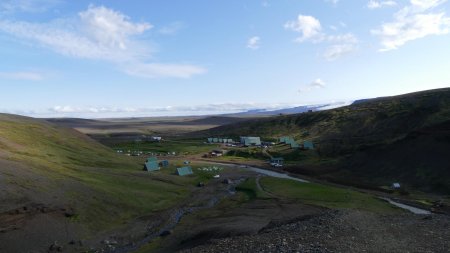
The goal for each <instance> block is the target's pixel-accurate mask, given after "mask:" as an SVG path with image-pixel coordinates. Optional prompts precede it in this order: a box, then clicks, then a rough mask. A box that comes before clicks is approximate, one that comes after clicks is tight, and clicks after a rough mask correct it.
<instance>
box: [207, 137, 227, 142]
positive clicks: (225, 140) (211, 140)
mask: <svg viewBox="0 0 450 253" xmlns="http://www.w3.org/2000/svg"><path fill="white" fill-rule="evenodd" d="M207 140H208V143H233V139H228V138H212V137H211V138H208V139H207Z"/></svg>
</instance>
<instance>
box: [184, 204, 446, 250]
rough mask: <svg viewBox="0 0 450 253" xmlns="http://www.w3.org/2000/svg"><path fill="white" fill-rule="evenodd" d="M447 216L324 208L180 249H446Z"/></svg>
mask: <svg viewBox="0 0 450 253" xmlns="http://www.w3.org/2000/svg"><path fill="white" fill-rule="evenodd" d="M448 238H450V218H449V217H448V216H444V215H431V216H420V215H414V214H408V213H399V214H395V215H393V214H390V215H382V214H374V213H369V212H363V211H354V210H345V211H326V212H324V213H323V214H320V215H317V216H314V217H307V219H306V220H298V221H294V222H291V223H289V224H285V225H276V226H271V227H267V228H265V229H263V230H262V231H260V232H259V233H258V234H256V235H247V236H240V237H230V238H223V239H214V240H211V241H209V242H208V244H204V245H200V246H197V247H194V248H192V249H186V250H183V251H182V252H450V240H448Z"/></svg>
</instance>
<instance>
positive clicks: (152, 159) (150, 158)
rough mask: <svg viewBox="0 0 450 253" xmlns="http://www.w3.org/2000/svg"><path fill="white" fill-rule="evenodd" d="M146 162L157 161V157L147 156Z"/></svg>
mask: <svg viewBox="0 0 450 253" xmlns="http://www.w3.org/2000/svg"><path fill="white" fill-rule="evenodd" d="M147 162H158V158H156V157H154V156H151V157H149V158H147Z"/></svg>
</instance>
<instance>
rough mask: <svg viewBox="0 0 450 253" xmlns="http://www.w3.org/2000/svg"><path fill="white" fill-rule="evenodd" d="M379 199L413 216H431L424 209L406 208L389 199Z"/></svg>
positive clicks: (406, 206)
mask: <svg viewBox="0 0 450 253" xmlns="http://www.w3.org/2000/svg"><path fill="white" fill-rule="evenodd" d="M380 199H382V200H385V201H387V202H388V203H389V204H391V205H394V206H396V207H399V208H402V209H405V210H408V211H410V212H411V213H413V214H420V215H429V214H431V212H430V211H428V210H424V209H420V208H417V207H413V206H408V205H405V204H402V203H399V202H395V201H393V200H392V199H390V198H380Z"/></svg>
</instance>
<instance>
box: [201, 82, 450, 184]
mask: <svg viewBox="0 0 450 253" xmlns="http://www.w3.org/2000/svg"><path fill="white" fill-rule="evenodd" d="M449 122H450V89H449V88H445V89H438V90H430V91H423V92H417V93H411V94H406V95H401V96H395V97H385V98H377V99H372V100H367V101H360V102H358V103H356V104H353V105H351V106H346V107H342V108H338V109H333V110H328V111H320V112H313V113H303V114H296V115H287V116H278V117H273V118H269V119H258V120H252V121H248V122H241V123H237V124H233V125H227V126H221V127H217V128H213V129H210V130H206V131H202V132H197V133H195V135H196V136H203V137H206V136H230V137H237V136H240V135H241V136H242V135H257V136H258V135H259V136H262V137H264V138H269V139H270V138H272V139H275V138H277V137H280V136H283V135H290V136H294V137H295V138H296V139H300V140H313V141H314V142H315V143H316V146H317V149H316V150H317V151H318V153H319V155H320V156H321V157H322V158H323V157H327V158H333V159H335V161H337V162H336V163H335V164H334V165H333V167H334V168H335V169H329V170H324V172H317V171H316V172H317V173H316V174H319V175H320V176H323V177H327V178H329V179H332V180H338V181H340V182H344V181H347V182H349V181H355V180H357V181H362V182H364V183H373V184H378V185H380V184H387V183H389V182H392V181H393V180H395V181H396V180H399V181H402V180H403V181H405V182H407V183H409V184H410V185H411V186H414V187H420V188H422V189H425V190H433V191H440V192H450V180H449V179H448V178H450V167H449V163H448V162H447V161H448V157H450V141H449V139H450V127H449V125H450V123H449ZM336 168H339V170H337V171H336ZM291 171H292V172H309V173H311V174H314V171H308V169H305V168H300V167H299V168H291Z"/></svg>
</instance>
